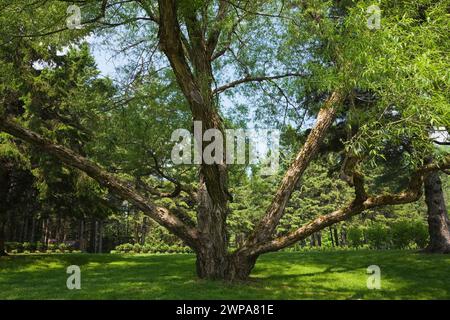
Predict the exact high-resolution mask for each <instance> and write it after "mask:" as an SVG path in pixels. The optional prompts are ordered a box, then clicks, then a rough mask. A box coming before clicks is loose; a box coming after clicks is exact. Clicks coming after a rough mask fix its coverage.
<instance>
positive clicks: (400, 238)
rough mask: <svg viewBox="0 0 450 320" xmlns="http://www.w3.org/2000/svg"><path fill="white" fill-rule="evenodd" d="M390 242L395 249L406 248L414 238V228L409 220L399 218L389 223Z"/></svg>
mask: <svg viewBox="0 0 450 320" xmlns="http://www.w3.org/2000/svg"><path fill="white" fill-rule="evenodd" d="M391 232H392V244H393V246H394V248H396V249H406V248H407V247H408V246H409V245H410V243H411V242H412V241H413V238H414V234H413V233H414V230H413V228H412V224H411V222H410V221H408V220H406V219H399V220H396V221H394V222H393V223H392V224H391Z"/></svg>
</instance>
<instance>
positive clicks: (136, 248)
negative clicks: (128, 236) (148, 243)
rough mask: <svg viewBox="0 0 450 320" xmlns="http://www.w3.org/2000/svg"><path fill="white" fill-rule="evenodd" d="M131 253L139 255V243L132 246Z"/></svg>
mask: <svg viewBox="0 0 450 320" xmlns="http://www.w3.org/2000/svg"><path fill="white" fill-rule="evenodd" d="M133 253H141V245H140V244H139V243H136V244H135V245H134V246H133Z"/></svg>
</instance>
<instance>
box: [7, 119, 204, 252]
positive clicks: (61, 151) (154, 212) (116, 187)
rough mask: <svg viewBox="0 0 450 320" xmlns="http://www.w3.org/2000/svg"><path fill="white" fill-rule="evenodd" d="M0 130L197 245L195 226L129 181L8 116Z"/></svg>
mask: <svg viewBox="0 0 450 320" xmlns="http://www.w3.org/2000/svg"><path fill="white" fill-rule="evenodd" d="M0 130H1V131H4V132H7V133H9V134H11V135H12V136H15V137H17V138H19V139H22V140H24V141H26V142H28V143H31V144H32V145H33V146H36V147H38V148H40V149H42V150H43V151H45V152H47V153H48V154H51V155H53V156H55V157H56V158H58V159H59V160H60V161H62V162H63V163H64V164H65V165H67V166H70V167H73V168H77V169H79V170H81V171H83V172H85V173H86V174H87V175H89V176H90V177H91V178H93V179H94V180H96V181H97V182H98V183H99V184H100V185H102V186H103V187H106V188H108V189H109V190H110V191H111V192H113V193H114V194H116V195H117V196H119V197H120V198H122V199H123V200H127V201H130V202H131V203H133V204H134V205H136V206H137V207H138V208H139V209H140V210H142V211H143V212H144V213H145V214H146V215H148V216H149V217H151V218H152V219H153V220H155V221H156V222H158V223H159V224H160V225H162V226H164V227H165V228H167V229H168V230H169V231H170V232H172V233H173V234H175V235H176V236H178V237H179V238H180V239H182V240H183V241H185V242H186V244H188V245H189V246H191V247H192V248H194V249H195V248H196V247H197V246H198V231H197V229H195V228H193V227H190V226H188V225H186V224H185V223H184V222H182V221H181V220H180V219H179V218H178V217H177V216H176V215H174V214H173V213H172V212H170V211H169V210H168V209H167V208H164V207H161V206H156V205H155V204H154V203H153V202H151V201H149V200H148V199H146V198H144V197H143V196H142V195H141V194H140V193H138V192H137V191H136V190H135V189H134V188H133V187H131V186H130V185H129V183H127V182H126V181H123V180H120V179H118V178H117V177H115V176H113V175H111V174H110V173H108V172H107V171H105V170H104V169H103V168H101V167H100V166H99V165H97V164H95V163H94V162H92V161H90V160H88V159H86V158H84V157H82V156H80V155H79V154H77V153H75V152H74V151H72V150H70V149H68V148H66V147H64V146H61V145H58V144H55V143H53V142H52V141H50V140H48V139H46V138H43V137H42V136H40V135H39V134H37V133H35V132H33V131H31V130H29V129H27V128H24V127H22V126H21V125H19V124H18V123H17V122H16V121H14V120H12V119H8V118H6V117H0Z"/></svg>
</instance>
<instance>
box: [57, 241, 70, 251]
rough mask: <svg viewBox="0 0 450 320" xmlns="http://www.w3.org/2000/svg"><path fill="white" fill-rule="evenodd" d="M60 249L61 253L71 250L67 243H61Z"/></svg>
mask: <svg viewBox="0 0 450 320" xmlns="http://www.w3.org/2000/svg"><path fill="white" fill-rule="evenodd" d="M58 249H59V251H61V252H67V251H68V250H69V246H68V245H67V244H65V243H60V244H59V245H58Z"/></svg>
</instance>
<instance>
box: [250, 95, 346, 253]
mask: <svg viewBox="0 0 450 320" xmlns="http://www.w3.org/2000/svg"><path fill="white" fill-rule="evenodd" d="M342 99H343V96H342V94H341V93H339V92H337V91H336V92H333V93H332V94H331V95H330V97H329V98H328V99H327V100H326V101H325V103H324V106H323V107H322V109H321V110H320V111H319V114H318V116H317V120H316V124H315V125H314V127H313V129H312V130H311V132H310V134H309V135H308V138H307V139H306V142H305V144H304V145H303V147H302V148H301V150H300V151H299V152H298V154H297V156H296V158H295V160H294V162H293V163H292V164H291V166H290V167H289V169H288V170H287V171H286V173H285V175H284V177H283V180H282V181H281V184H280V186H279V187H278V190H277V192H276V194H275V196H274V198H273V199H272V202H271V204H270V206H269V208H268V209H267V211H266V214H265V216H264V217H263V218H262V220H261V221H260V223H259V224H258V225H257V227H256V228H255V230H254V232H253V234H252V235H251V236H250V237H249V239H248V240H247V242H246V243H245V244H244V247H246V246H252V245H255V244H257V243H261V242H263V241H265V240H267V239H270V238H271V236H272V234H273V232H274V231H275V228H276V226H277V225H278V222H279V221H280V219H281V217H282V216H283V214H284V209H285V207H286V204H287V202H288V200H289V198H290V197H291V194H292V192H293V191H294V189H295V186H296V185H297V183H298V181H299V179H300V177H301V176H302V174H303V172H304V171H305V170H306V168H307V167H308V165H309V163H310V162H311V160H312V159H313V158H314V157H315V155H316V154H317V152H318V150H319V147H320V144H321V143H322V141H323V139H324V138H325V135H326V133H327V131H328V129H329V128H330V126H331V125H332V123H333V121H334V119H335V116H336V111H337V107H338V105H339V104H340V103H341V101H342Z"/></svg>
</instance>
